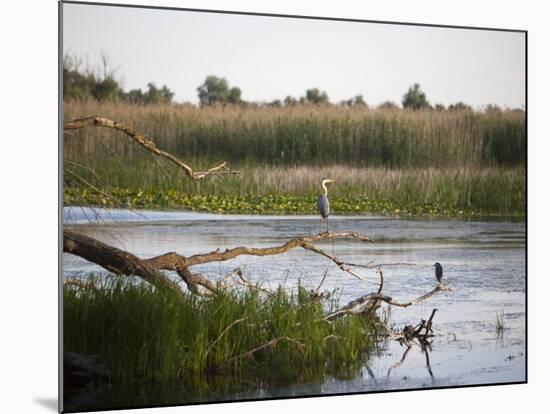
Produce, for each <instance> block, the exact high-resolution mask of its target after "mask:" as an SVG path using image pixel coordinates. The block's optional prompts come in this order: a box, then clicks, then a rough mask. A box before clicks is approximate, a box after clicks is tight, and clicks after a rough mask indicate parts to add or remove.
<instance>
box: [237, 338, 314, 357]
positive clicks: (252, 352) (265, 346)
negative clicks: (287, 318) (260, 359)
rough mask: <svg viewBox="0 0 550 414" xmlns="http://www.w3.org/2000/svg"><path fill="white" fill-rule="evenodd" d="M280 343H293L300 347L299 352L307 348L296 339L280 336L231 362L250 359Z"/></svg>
mask: <svg viewBox="0 0 550 414" xmlns="http://www.w3.org/2000/svg"><path fill="white" fill-rule="evenodd" d="M279 341H288V342H291V343H293V344H296V345H297V346H298V349H299V350H303V349H304V347H305V344H303V343H301V342H300V341H297V340H296V339H293V338H290V337H288V336H279V337H277V338H273V339H271V340H269V341H267V342H266V343H265V344H262V345H259V346H257V347H256V348H253V349H251V350H250V351H247V352H243V353H242V354H240V355H236V356H234V357H232V358H230V359H229V361H234V360H236V359H240V358H250V357H251V356H252V355H254V354H255V353H256V352H258V351H261V350H263V349H266V348H273V347H274V346H276V345H277V343H278V342H279Z"/></svg>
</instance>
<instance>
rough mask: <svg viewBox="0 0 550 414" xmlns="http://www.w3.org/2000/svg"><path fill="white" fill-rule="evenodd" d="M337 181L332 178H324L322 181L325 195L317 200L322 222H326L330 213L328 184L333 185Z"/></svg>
mask: <svg viewBox="0 0 550 414" xmlns="http://www.w3.org/2000/svg"><path fill="white" fill-rule="evenodd" d="M335 181H336V180H333V179H332V178H323V179H322V180H321V186H322V187H323V194H321V195H320V196H319V198H318V199H317V208H318V209H319V214H320V215H321V221H322V220H326V219H327V217H328V215H329V213H330V203H329V201H328V190H327V184H328V183H333V182H335Z"/></svg>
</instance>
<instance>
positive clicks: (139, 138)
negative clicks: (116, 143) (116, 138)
mask: <svg viewBox="0 0 550 414" xmlns="http://www.w3.org/2000/svg"><path fill="white" fill-rule="evenodd" d="M94 126H95V127H104V128H110V129H115V130H117V131H121V132H124V133H125V134H126V135H128V136H129V137H130V138H132V139H133V140H134V141H135V142H137V143H138V144H139V145H141V146H142V147H143V148H145V149H146V150H147V151H149V152H151V153H153V154H155V155H158V156H159V157H163V158H166V159H168V160H170V161H172V162H173V163H174V164H176V165H177V166H178V167H180V168H181V169H183V171H184V172H185V174H187V176H188V177H189V178H191V179H193V180H195V181H200V180H202V179H203V178H204V177H207V176H211V175H215V176H222V175H228V174H240V171H234V170H231V169H229V168H228V167H227V162H222V163H221V164H220V165H217V166H215V167H212V168H210V169H208V170H206V171H193V169H192V168H191V167H190V166H189V165H188V164H186V163H185V162H183V161H182V160H180V159H179V158H177V157H176V156H174V155H173V154H171V153H169V152H166V151H163V150H161V149H159V148H158V147H157V146H156V145H155V143H154V142H153V141H151V140H150V139H149V138H148V137H147V136H146V135H143V134H140V133H139V132H137V131H136V130H134V129H132V128H130V127H129V126H127V125H124V124H123V123H122V122H116V121H112V120H110V119H107V118H102V117H99V116H89V117H86V118H80V119H75V120H73V121H69V122H65V123H64V125H63V129H64V130H65V131H70V130H75V129H82V128H88V127H94Z"/></svg>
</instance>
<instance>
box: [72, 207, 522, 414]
mask: <svg viewBox="0 0 550 414" xmlns="http://www.w3.org/2000/svg"><path fill="white" fill-rule="evenodd" d="M90 221H93V224H90ZM64 223H65V226H66V228H71V229H77V230H78V231H79V232H81V233H84V234H87V235H90V236H92V237H95V238H98V239H100V240H102V241H105V242H107V243H109V244H111V245H114V246H117V247H120V248H123V249H125V250H128V251H130V252H132V253H134V254H136V255H138V256H140V257H151V256H154V255H157V254H161V253H166V252H170V251H176V252H178V253H181V254H184V255H191V254H196V253H203V252H209V251H213V250H216V249H220V250H223V249H226V248H231V247H236V246H249V247H266V246H274V245H278V244H282V243H284V242H285V241H287V240H289V239H291V238H294V237H299V236H306V235H314V234H317V233H319V232H320V231H324V230H325V229H326V227H325V225H324V224H323V225H322V224H320V223H319V219H318V218H317V217H315V216H248V215H215V214H202V213H190V212H162V211H138V212H133V211H129V210H95V211H92V210H89V209H82V208H75V207H73V208H65V210H64ZM330 230H331V231H342V232H343V231H357V232H360V233H363V234H366V235H368V236H369V237H371V238H373V239H374V240H375V243H361V242H357V241H337V242H335V243H332V242H330V241H326V242H321V243H318V244H317V245H318V246H319V247H321V248H322V249H324V250H325V251H327V252H329V253H331V254H333V255H335V256H337V257H339V258H340V259H342V260H345V261H347V262H352V263H371V262H372V261H374V262H373V263H374V264H380V265H384V266H383V267H382V268H383V271H384V278H385V283H384V292H385V293H386V294H387V295H390V296H392V297H393V298H394V299H395V300H396V301H399V302H407V301H409V300H411V299H414V298H416V297H418V296H421V295H423V294H424V293H426V292H428V291H430V290H432V289H433V288H434V287H435V277H434V268H433V266H432V265H433V264H434V263H435V262H440V263H441V264H442V265H443V268H444V278H443V280H444V285H445V286H448V287H450V288H451V289H452V290H450V291H444V292H438V293H437V294H436V295H434V296H432V297H431V298H429V299H428V300H426V301H424V302H421V303H419V304H417V305H414V306H410V307H408V308H393V309H392V311H391V315H390V324H392V325H393V326H394V328H395V329H401V328H402V327H403V326H405V325H407V324H410V325H416V324H417V323H418V322H419V321H420V320H421V319H427V318H429V316H430V314H431V312H432V310H433V309H434V308H436V309H437V312H436V315H435V317H434V326H433V329H434V334H435V337H434V338H433V343H432V345H431V349H430V350H429V352H428V355H429V366H428V365H427V359H426V353H424V352H423V351H422V350H421V348H420V347H418V346H413V347H412V348H411V349H410V350H409V351H408V352H407V354H406V355H405V358H404V359H403V356H404V353H405V351H406V350H407V348H406V347H405V346H402V345H400V344H399V343H398V342H397V341H387V342H384V343H383V344H381V346H380V347H379V349H378V350H377V351H376V353H375V354H374V355H372V356H371V357H370V359H369V361H368V364H366V365H365V366H364V369H361V370H360V372H358V373H357V375H356V376H355V377H353V378H347V379H336V378H330V379H325V380H323V381H322V382H318V383H308V384H303V383H302V384H294V385H287V386H283V387H274V388H266V389H257V388H250V389H247V388H246V387H240V388H232V387H221V388H220V389H218V388H216V387H208V386H206V387H202V388H201V389H200V390H190V389H189V388H187V387H185V386H182V385H181V384H174V383H171V384H149V385H147V386H143V385H141V386H137V385H136V386H133V387H132V386H125V388H124V389H117V387H116V386H114V385H113V386H110V387H107V386H106V387H104V388H99V389H94V390H92V391H87V392H85V393H82V394H80V395H73V396H72V397H71V398H70V399H68V400H66V401H65V409H67V410H71V409H79V408H88V409H93V408H102V407H129V406H144V405H165V404H179V403H192V402H201V401H214V400H218V401H219V400H233V399H237V400H242V399H258V398H273V397H289V396H299V395H312V394H314V395H320V394H339V393H350V392H368V391H381V390H389V389H416V388H425V387H430V388H431V387H446V386H459V385H473V384H493V383H510V382H522V381H524V380H525V379H526V372H525V367H526V355H525V352H526V349H525V348H526V343H525V339H526V315H525V312H526V306H525V305H526V303H525V299H526V291H525V287H526V274H525V269H526V267H525V265H526V263H525V257H526V254H525V252H526V250H525V249H526V237H525V222H524V221H512V220H503V219H499V220H495V219H483V220H479V219H475V220H474V219H471V220H465V219H441V218H433V219H431V218H415V219H406V218H389V217H375V216H353V217H341V216H333V217H331V219H330ZM237 267H240V268H241V269H242V270H243V271H244V274H245V275H246V276H247V277H248V278H250V279H251V280H253V281H255V282H262V283H264V285H265V286H266V287H276V286H278V285H280V284H282V285H284V286H285V287H286V288H288V289H292V288H293V287H295V286H297V284H298V283H301V284H302V285H305V286H307V287H311V288H315V287H316V286H317V285H318V284H319V282H320V280H321V278H322V276H323V273H324V271H325V269H327V267H328V268H329V270H328V274H327V277H326V280H325V281H324V283H323V289H324V290H328V291H332V290H334V289H337V292H338V294H339V295H340V303H341V304H342V305H344V304H346V303H347V302H348V301H350V300H353V299H355V298H357V297H359V296H361V295H364V294H366V293H368V292H371V291H373V290H376V289H377V287H378V275H377V273H376V270H375V269H361V268H357V269H356V273H358V274H359V275H360V276H361V277H362V278H363V279H365V280H366V282H362V281H359V280H357V279H355V278H353V277H351V276H350V275H349V274H347V273H344V272H342V271H340V270H339V269H338V268H337V267H336V266H335V265H334V264H332V263H331V262H330V261H329V260H328V259H326V258H323V257H320V256H318V255H316V254H313V253H311V252H307V251H305V250H302V249H294V250H292V251H289V252H287V253H285V254H282V255H277V256H271V257H250V256H240V257H239V258H237V259H235V260H231V261H227V262H222V263H212V264H207V265H201V266H196V267H194V270H197V271H201V272H203V273H204V274H206V275H208V276H209V277H210V278H222V277H223V276H224V275H225V274H227V273H229V272H231V271H232V270H234V269H235V268H237ZM91 272H93V273H95V274H104V273H106V272H105V271H104V270H102V269H101V268H100V267H98V266H96V265H94V264H91V263H89V262H86V261H85V260H83V259H81V258H78V257H76V256H72V255H69V254H64V255H63V275H64V277H76V276H81V277H82V276H83V277H86V276H87V275H89V274H90V273H91ZM497 317H498V318H499V319H501V320H502V321H503V324H504V329H501V330H497ZM400 361H402V362H400Z"/></svg>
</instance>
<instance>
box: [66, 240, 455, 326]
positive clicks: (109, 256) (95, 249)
mask: <svg viewBox="0 0 550 414" xmlns="http://www.w3.org/2000/svg"><path fill="white" fill-rule="evenodd" d="M330 239H332V240H355V241H359V242H371V241H372V240H371V239H370V238H369V237H367V236H364V235H361V234H359V233H356V232H343V233H332V232H323V233H319V234H317V235H315V236H309V237H300V238H295V239H291V240H289V241H287V242H286V243H283V244H281V245H278V246H273V247H261V248H253V247H234V248H231V249H226V250H224V251H219V250H216V251H213V252H210V253H202V254H196V255H192V256H184V255H181V254H178V253H176V252H170V253H166V254H162V255H159V256H155V257H151V258H147V259H141V258H139V257H137V256H135V255H134V254H132V253H130V252H127V251H124V250H121V249H119V248H116V247H113V246H110V245H108V244H106V243H103V242H101V241H99V240H96V239H94V238H92V237H88V236H85V235H82V234H79V233H76V232H73V231H71V230H65V231H64V233H63V251H64V252H65V253H70V254H74V255H77V256H80V257H82V258H84V259H86V260H88V261H90V262H93V263H96V264H98V265H99V266H101V267H103V268H104V269H106V270H108V271H110V272H112V273H114V274H118V275H127V276H137V277H139V278H141V279H143V280H145V281H146V282H149V283H151V284H153V285H156V286H163V287H166V288H169V289H170V290H172V291H174V292H176V293H177V294H179V295H181V294H183V290H182V289H181V287H180V285H179V284H178V283H177V282H176V281H174V280H172V279H170V278H169V277H167V276H166V275H165V274H164V273H163V272H162V271H163V270H168V271H175V272H176V273H177V274H178V275H179V277H180V278H181V280H182V281H183V282H185V284H186V285H187V288H188V289H189V290H190V291H191V292H193V293H200V294H206V295H211V294H216V293H218V292H219V290H220V289H224V288H225V284H224V282H225V281H226V280H227V279H228V278H231V277H234V276H237V277H238V278H239V279H240V281H241V284H242V285H243V286H246V287H248V288H258V289H260V290H262V291H264V292H266V293H268V294H270V293H271V292H270V291H268V290H265V289H263V288H261V287H257V286H255V285H253V284H252V283H251V282H250V281H248V280H247V279H245V278H244V276H243V274H242V272H241V270H240V269H236V270H234V271H233V272H231V273H230V274H228V275H227V276H226V277H225V278H224V279H223V280H222V281H221V283H217V284H216V283H214V282H212V281H211V280H210V279H209V278H208V277H207V276H204V275H203V274H201V273H194V272H192V271H191V270H190V267H192V266H196V265H200V264H205V263H211V262H221V261H227V260H231V259H234V258H236V257H238V256H241V255H248V256H273V255H278V254H282V253H285V252H288V251H289V250H291V249H295V248H302V249H304V250H306V251H309V252H312V253H315V254H318V255H321V256H323V257H325V258H328V259H329V260H330V261H332V262H333V263H334V264H336V265H337V266H338V268H339V269H340V270H341V271H343V272H345V273H347V274H350V275H352V276H353V277H355V278H359V279H360V280H361V281H365V280H364V279H362V278H360V277H359V276H358V275H357V274H356V273H355V272H353V271H352V267H354V266H362V267H365V268H369V267H374V266H375V265H372V264H371V265H358V264H353V263H348V262H345V261H343V260H341V259H339V258H337V257H335V256H333V255H331V254H328V253H326V252H325V251H324V250H322V249H320V248H318V247H316V246H314V245H313V243H314V242H317V241H322V240H330ZM378 273H379V275H380V282H379V286H378V290H377V291H376V292H372V293H368V294H366V295H364V296H361V297H360V298H358V299H355V300H354V301H352V302H350V303H349V304H347V305H346V306H344V307H342V308H341V309H339V310H337V311H335V312H333V313H331V314H329V315H327V316H326V317H325V320H326V321H328V322H330V321H331V320H333V319H336V318H339V317H342V316H344V315H358V314H369V313H372V312H373V311H375V310H376V309H377V308H378V307H379V306H380V304H381V303H386V304H388V305H391V306H398V307H408V306H411V305H414V304H417V303H419V302H422V301H424V300H426V299H428V298H429V297H431V296H433V295H435V294H436V293H437V292H440V291H444V290H450V289H449V288H446V287H444V286H443V285H441V284H437V285H436V287H435V288H434V289H433V290H432V291H430V292H428V293H426V294H424V295H422V296H420V297H418V298H415V299H413V300H410V301H408V302H398V301H396V300H394V299H393V298H392V297H390V296H387V295H384V294H383V293H382V289H383V286H384V276H383V273H382V269H380V268H379V269H378ZM325 277H326V272H325V275H324V276H323V281H324V279H325ZM321 284H322V282H321ZM319 288H320V285H319V286H318V287H317V288H316V289H315V291H314V292H313V294H314V295H316V294H318V291H319ZM428 328H431V319H430V322H429V323H428Z"/></svg>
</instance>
